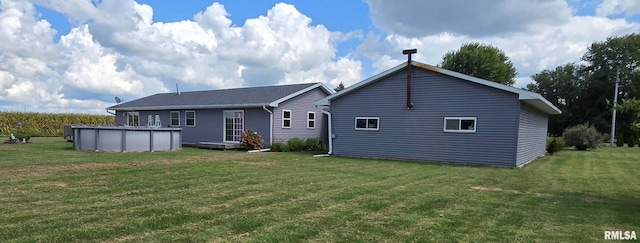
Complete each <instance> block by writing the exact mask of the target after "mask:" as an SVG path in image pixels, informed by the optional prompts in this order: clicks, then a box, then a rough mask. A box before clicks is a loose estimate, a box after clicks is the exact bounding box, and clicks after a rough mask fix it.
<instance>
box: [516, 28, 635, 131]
mask: <svg viewBox="0 0 640 243" xmlns="http://www.w3.org/2000/svg"><path fill="white" fill-rule="evenodd" d="M582 63H583V65H576V64H571V63H570V64H566V65H563V66H559V67H557V68H555V69H553V70H544V71H542V72H540V73H538V74H535V75H533V76H532V78H533V80H534V81H535V82H536V83H533V84H529V85H527V90H530V91H534V92H538V93H540V94H541V95H542V96H543V97H545V98H546V99H547V100H549V101H550V102H551V103H553V104H554V105H556V106H557V107H558V108H560V109H561V110H562V112H563V114H562V115H558V116H550V117H549V132H550V133H552V134H554V135H559V133H560V132H561V131H562V130H563V129H565V128H567V127H571V126H575V125H578V124H583V123H589V124H591V125H592V126H594V127H595V128H596V129H597V130H598V131H599V132H600V133H608V132H610V130H611V113H612V112H611V111H612V108H613V106H614V104H613V102H612V100H613V92H614V86H615V85H614V81H615V80H616V76H617V73H618V70H620V80H621V82H620V93H619V96H618V98H619V100H629V99H633V98H640V34H630V35H626V36H619V37H609V38H607V40H605V41H602V42H594V43H593V44H591V45H590V46H589V48H588V51H587V52H586V53H585V54H584V55H583V56H582ZM616 120H617V122H616V127H617V128H616V131H618V133H619V134H622V133H625V134H624V135H625V136H627V135H629V132H630V130H631V128H630V126H629V124H632V123H633V122H634V116H633V115H632V113H628V112H627V113H625V112H621V113H620V114H619V115H618V116H617V118H616Z"/></svg>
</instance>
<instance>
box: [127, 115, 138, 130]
mask: <svg viewBox="0 0 640 243" xmlns="http://www.w3.org/2000/svg"><path fill="white" fill-rule="evenodd" d="M130 115H131V116H137V117H138V124H137V125H132V124H129V116H130ZM126 124H127V126H130V127H139V126H140V112H137V111H130V112H127V123H126Z"/></svg>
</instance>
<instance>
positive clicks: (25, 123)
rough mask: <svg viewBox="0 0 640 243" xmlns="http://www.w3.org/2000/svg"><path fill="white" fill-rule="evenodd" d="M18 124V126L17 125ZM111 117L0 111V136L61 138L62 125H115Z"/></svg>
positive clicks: (113, 117)
mask: <svg viewBox="0 0 640 243" xmlns="http://www.w3.org/2000/svg"><path fill="white" fill-rule="evenodd" d="M19 123H20V125H19ZM115 123H116V118H115V116H112V115H89V114H50V113H22V112H2V111H0V135H9V134H11V133H13V134H15V135H18V134H20V135H28V136H32V137H37V136H62V129H63V128H62V127H63V125H64V124H83V125H115Z"/></svg>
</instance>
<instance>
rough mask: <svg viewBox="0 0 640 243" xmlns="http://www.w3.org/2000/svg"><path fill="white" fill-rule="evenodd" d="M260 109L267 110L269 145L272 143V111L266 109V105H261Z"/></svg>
mask: <svg viewBox="0 0 640 243" xmlns="http://www.w3.org/2000/svg"><path fill="white" fill-rule="evenodd" d="M262 109H263V110H265V111H267V112H269V147H271V144H273V111H271V110H269V109H267V106H266V105H264V106H262Z"/></svg>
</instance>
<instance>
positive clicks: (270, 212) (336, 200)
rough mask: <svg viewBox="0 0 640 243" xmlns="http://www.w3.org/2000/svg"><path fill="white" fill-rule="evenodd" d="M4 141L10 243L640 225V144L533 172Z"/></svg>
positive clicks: (407, 237)
mask: <svg viewBox="0 0 640 243" xmlns="http://www.w3.org/2000/svg"><path fill="white" fill-rule="evenodd" d="M32 141H33V143H31V144H20V145H8V144H0V222H2V224H0V241H2V242H10V241H56V242H67V241H83V242H84V241H275V242H282V241H287V242H289V241H336V242H371V241H423V242H425V241H426V242H432V241H483V242H486V241H490V242H504V241H527V242H529V241H537V242H557V241H575V242H585V241H597V240H601V239H603V231H604V230H635V231H636V232H637V233H640V177H639V176H638V175H640V161H639V160H640V159H639V158H640V149H637V148H636V149H633V148H601V149H598V150H595V151H586V152H584V151H572V150H565V151H562V152H560V153H558V154H556V155H554V156H548V157H545V158H542V159H540V160H538V161H536V162H534V163H533V164H531V165H529V166H527V167H525V168H521V169H504V168H490V167H472V166H456V165H448V164H435V163H415V162H399V161H385V160H370V159H354V158H342V157H323V158H313V157H311V155H310V154H305V153H243V152H239V151H211V150H200V149H193V148H184V149H183V150H182V151H178V152H156V153H148V152H145V153H95V152H79V151H74V150H72V149H71V147H72V144H71V143H67V142H65V141H63V140H62V139H61V138H34V139H33V140H32Z"/></svg>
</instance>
